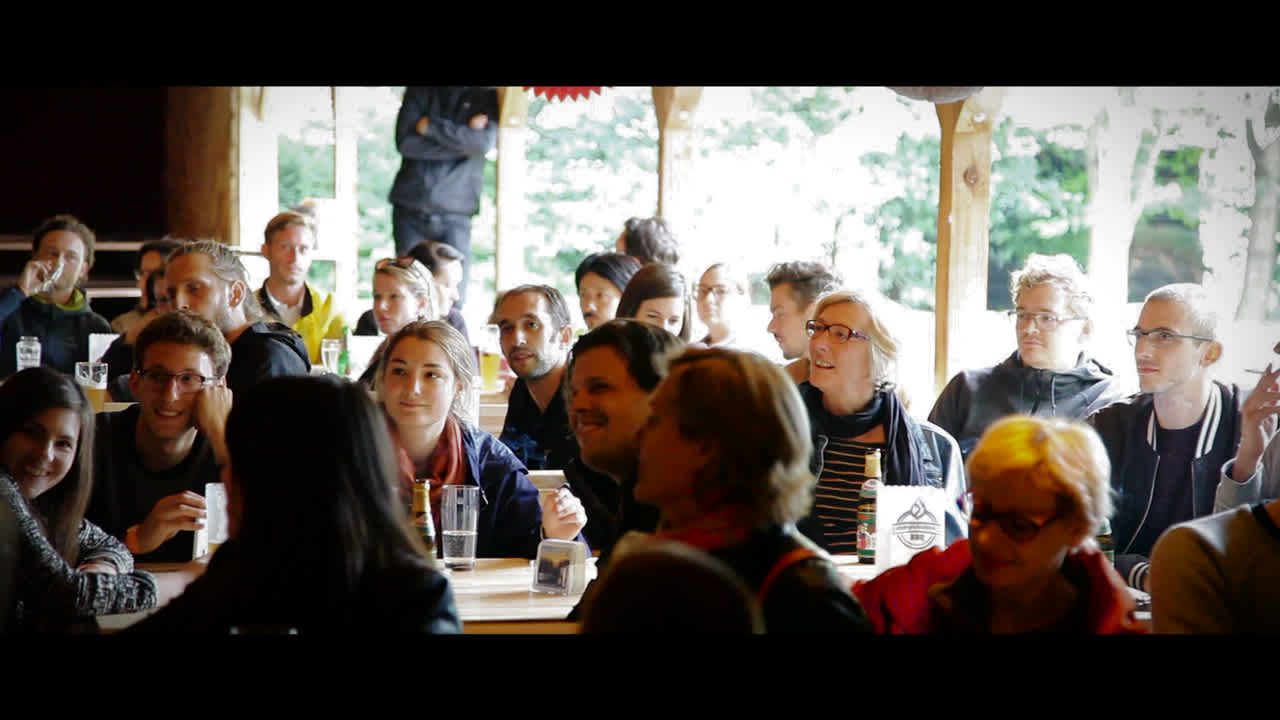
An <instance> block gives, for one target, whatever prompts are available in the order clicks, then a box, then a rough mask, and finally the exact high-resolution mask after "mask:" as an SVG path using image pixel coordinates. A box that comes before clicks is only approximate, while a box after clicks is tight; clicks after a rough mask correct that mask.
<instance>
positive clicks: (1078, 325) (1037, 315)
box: [929, 253, 1124, 459]
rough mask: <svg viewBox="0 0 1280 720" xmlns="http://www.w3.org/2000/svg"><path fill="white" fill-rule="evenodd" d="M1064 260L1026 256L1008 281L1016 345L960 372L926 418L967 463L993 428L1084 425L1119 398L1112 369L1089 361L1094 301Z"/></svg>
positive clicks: (1069, 262)
mask: <svg viewBox="0 0 1280 720" xmlns="http://www.w3.org/2000/svg"><path fill="white" fill-rule="evenodd" d="M1085 282H1086V281H1085V277H1084V273H1082V272H1081V271H1080V266H1079V265H1077V264H1076V261H1075V260H1074V259H1072V258H1071V256H1070V255H1065V254H1059V255H1053V256H1049V255H1038V254H1035V253H1032V254H1031V256H1030V257H1028V258H1027V263H1026V265H1024V266H1023V267H1022V269H1020V270H1017V271H1015V272H1014V273H1013V274H1012V275H1011V276H1010V281H1009V292H1010V294H1011V295H1012V297H1013V305H1014V310H1013V311H1012V312H1011V313H1010V315H1012V316H1013V317H1014V318H1016V320H1015V323H1014V328H1015V336H1016V338H1017V342H1018V347H1017V349H1016V350H1014V351H1013V354H1011V355H1010V356H1009V357H1007V358H1005V360H1004V362H1001V363H1000V364H999V365H995V366H993V367H987V368H982V369H980V370H962V371H960V372H959V373H956V376H955V377H953V378H951V382H949V383H947V386H946V388H944V389H943V390H942V393H941V394H939V395H938V399H937V401H936V402H935V403H934V404H933V410H931V411H930V412H929V422H931V423H933V424H934V425H937V426H938V427H941V428H942V429H943V430H946V431H947V432H948V433H950V434H951V436H952V437H954V438H955V439H956V442H957V443H958V444H959V445H960V452H961V453H962V454H963V455H964V457H965V458H966V459H967V458H968V457H969V452H970V451H971V450H973V446H974V445H976V444H977V443H978V438H979V437H980V436H981V435H982V432H983V431H984V430H986V429H987V426H988V425H990V424H991V423H993V422H995V421H996V420H999V419H1000V418H1002V417H1004V416H1006V415H1012V414H1015V413H1022V414H1026V415H1039V416H1043V417H1055V416H1056V417H1063V418H1068V419H1071V420H1083V419H1085V418H1086V417H1088V416H1089V413H1091V412H1093V411H1094V410H1097V409H1098V408H1101V407H1103V406H1105V405H1107V404H1109V403H1111V402H1113V401H1115V400H1119V399H1120V398H1121V397H1122V396H1123V395H1124V393H1123V392H1122V390H1121V388H1120V386H1119V383H1117V382H1116V380H1115V378H1114V376H1113V375H1112V374H1111V370H1109V369H1107V368H1106V367H1103V365H1102V364H1101V363H1099V362H1098V361H1097V360H1095V359H1093V358H1091V357H1089V355H1088V353H1087V350H1086V347H1087V345H1088V342H1089V338H1090V335H1091V334H1092V332H1093V319H1092V317H1091V316H1090V311H1091V309H1092V304H1093V301H1092V299H1091V298H1090V297H1089V293H1088V292H1087V290H1086V287H1085Z"/></svg>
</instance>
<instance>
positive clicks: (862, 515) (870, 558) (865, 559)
mask: <svg viewBox="0 0 1280 720" xmlns="http://www.w3.org/2000/svg"><path fill="white" fill-rule="evenodd" d="M865 474H866V476H867V479H865V480H863V481H862V490H861V492H860V493H859V500H858V562H859V563H860V564H864V565H871V564H873V563H875V561H876V490H877V489H879V487H880V451H879V450H872V451H871V452H870V453H868V454H867V459H866V470H865Z"/></svg>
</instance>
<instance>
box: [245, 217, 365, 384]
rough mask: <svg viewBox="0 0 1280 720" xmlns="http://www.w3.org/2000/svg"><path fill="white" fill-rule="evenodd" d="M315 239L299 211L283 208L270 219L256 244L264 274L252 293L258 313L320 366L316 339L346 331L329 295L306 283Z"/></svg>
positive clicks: (312, 225)
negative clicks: (291, 333)
mask: <svg viewBox="0 0 1280 720" xmlns="http://www.w3.org/2000/svg"><path fill="white" fill-rule="evenodd" d="M316 238H317V235H316V226H315V221H313V220H312V219H311V218H310V217H308V216H306V215H304V214H302V213H299V212H293V211H291V210H287V211H285V212H282V213H280V214H279V215H276V216H275V217H273V218H271V221H270V222H268V223H267V228H266V230H265V231H264V232H263V241H262V256H263V257H265V258H266V259H267V265H268V266H270V274H269V275H267V279H266V281H265V282H263V283H262V287H261V288H259V289H258V302H259V303H260V304H261V305H262V309H263V310H265V311H266V312H267V313H269V314H271V315H274V316H275V317H277V318H279V320H280V322H282V323H284V324H285V325H288V326H289V327H291V328H293V329H294V330H295V331H296V332H297V333H298V334H299V335H301V336H302V340H303V342H305V343H306V344H307V354H308V356H309V357H310V359H311V363H312V364H313V365H314V364H317V363H319V362H320V341H321V340H323V339H325V338H335V339H340V338H341V337H342V329H343V328H344V327H346V321H345V320H344V319H343V317H342V313H340V312H338V310H337V308H335V307H334V306H333V296H332V295H330V294H328V293H323V292H320V291H319V290H316V289H315V288H313V287H311V286H310V285H308V284H307V271H308V270H310V269H311V255H312V253H314V252H315V249H316Z"/></svg>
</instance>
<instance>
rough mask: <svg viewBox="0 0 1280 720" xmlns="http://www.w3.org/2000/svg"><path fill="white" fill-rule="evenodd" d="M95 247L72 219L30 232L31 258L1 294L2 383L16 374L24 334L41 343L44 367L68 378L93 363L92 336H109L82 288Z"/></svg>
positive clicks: (54, 220)
mask: <svg viewBox="0 0 1280 720" xmlns="http://www.w3.org/2000/svg"><path fill="white" fill-rule="evenodd" d="M93 246H94V235H93V231H92V230H90V229H89V228H88V227H86V226H85V224H84V223H82V222H80V221H79V220H77V219H76V218H74V217H72V216H70V215H55V216H54V217H51V218H49V219H48V220H45V221H44V222H42V223H40V226H39V227H37V228H36V230H35V232H34V233H32V243H31V250H32V252H31V259H30V260H28V261H27V264H26V265H25V266H24V267H23V268H22V274H21V275H19V276H18V283H17V285H15V286H14V287H11V288H8V289H7V290H4V291H3V292H0V328H3V329H2V330H0V378H5V377H8V376H10V375H12V374H13V373H14V371H16V370H17V364H18V358H17V346H18V341H19V340H20V339H21V338H22V337H23V336H24V335H31V336H34V337H37V338H39V339H40V364H41V365H45V366H47V367H51V368H55V369H57V370H61V371H62V372H64V373H67V374H68V375H70V374H73V373H74V372H75V369H76V363H77V362H81V361H87V360H89V334H90V333H109V332H111V323H109V322H107V319H106V318H104V317H102V316H101V315H99V314H97V313H95V312H94V311H92V310H90V309H89V300H88V298H87V297H86V296H85V294H84V291H83V290H81V289H80V284H81V283H83V282H84V280H85V279H86V278H88V277H89V268H91V267H93Z"/></svg>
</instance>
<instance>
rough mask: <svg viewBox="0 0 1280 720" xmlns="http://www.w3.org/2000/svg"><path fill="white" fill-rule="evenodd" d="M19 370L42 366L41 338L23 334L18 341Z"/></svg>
mask: <svg viewBox="0 0 1280 720" xmlns="http://www.w3.org/2000/svg"><path fill="white" fill-rule="evenodd" d="M17 367H18V370H26V369H27V368H33V367H40V338H38V337H35V336H33V335H23V336H22V339H21V340H19V341H18V364H17Z"/></svg>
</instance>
